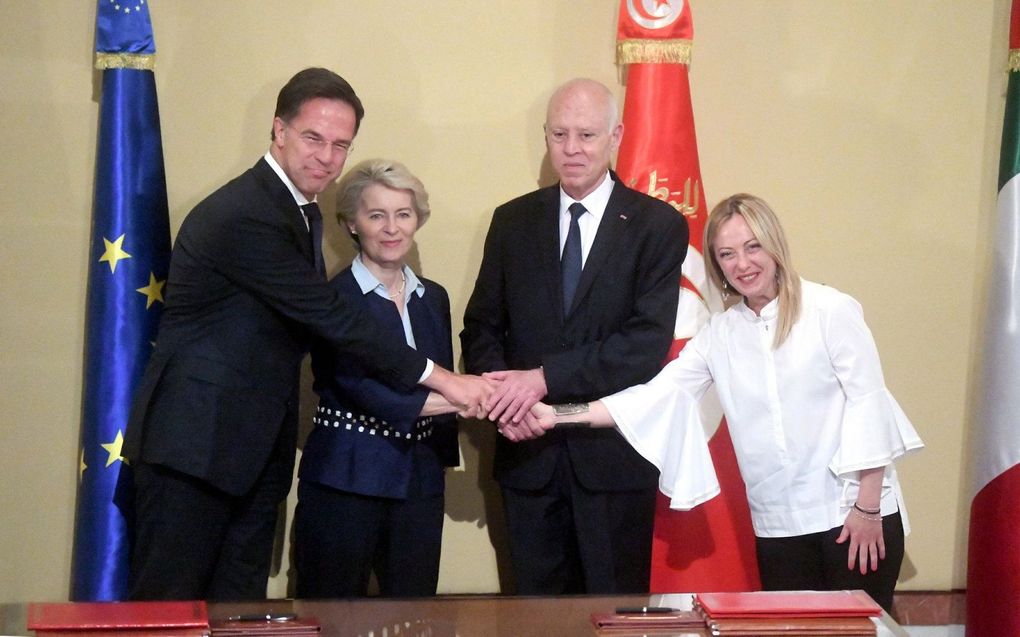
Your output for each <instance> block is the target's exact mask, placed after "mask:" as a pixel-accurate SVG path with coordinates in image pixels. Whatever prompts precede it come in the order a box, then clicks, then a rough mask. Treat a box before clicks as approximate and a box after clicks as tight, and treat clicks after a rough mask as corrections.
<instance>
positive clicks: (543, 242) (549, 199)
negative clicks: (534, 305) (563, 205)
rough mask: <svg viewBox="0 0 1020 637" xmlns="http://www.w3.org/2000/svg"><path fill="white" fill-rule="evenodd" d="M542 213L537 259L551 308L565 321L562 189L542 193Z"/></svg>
mask: <svg viewBox="0 0 1020 637" xmlns="http://www.w3.org/2000/svg"><path fill="white" fill-rule="evenodd" d="M540 200H541V204H542V205H541V208H542V209H541V211H540V213H539V217H538V220H537V222H536V224H535V225H536V227H535V234H534V237H535V250H536V252H537V254H536V255H535V256H536V258H538V259H539V263H540V264H541V271H542V273H543V275H544V277H545V281H544V283H545V285H544V287H545V289H546V290H548V292H549V299H548V300H547V303H549V307H555V308H559V311H558V312H557V316H558V318H560V320H562V319H563V275H562V274H561V272H560V220H559V215H560V188H559V186H552V187H550V188H546V189H545V190H544V191H542V194H541V197H540Z"/></svg>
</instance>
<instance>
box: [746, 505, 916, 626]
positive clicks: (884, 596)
mask: <svg viewBox="0 0 1020 637" xmlns="http://www.w3.org/2000/svg"><path fill="white" fill-rule="evenodd" d="M842 530H843V527H842V525H840V526H837V527H836V528H834V529H830V530H828V531H823V532H820V533H811V534H808V535H797V536H794V537H768V538H764V537H759V538H756V545H757V549H758V569H759V571H760V572H761V585H762V588H763V589H764V590H767V591H789V590H821V591H825V590H845V589H856V588H859V589H862V590H864V591H865V592H866V593H868V595H871V597H872V599H874V600H875V601H876V602H878V603H879V604H880V605H881V606H882V608H884V609H886V610H887V611H891V610H892V599H893V590H894V589H895V588H896V579H897V578H898V577H899V576H900V565H901V564H902V563H903V551H904V546H903V520H902V518H901V517H900V514H899V512H897V513H894V514H892V515H887V516H884V517H883V518H882V535H883V539H884V541H885V559H884V560H879V563H878V570H877V571H871V570H869V571H868V573H867V574H866V575H861V572H860V570H859V568H860V565H859V563H858V564H857V565H856V568H854V570H852V571H851V570H850V569H848V568H847V566H846V565H847V558H848V557H849V554H850V551H849V547H850V542H849V540H847V541H846V542H844V543H843V544H836V538H838V537H839V534H840V532H841V531H842Z"/></svg>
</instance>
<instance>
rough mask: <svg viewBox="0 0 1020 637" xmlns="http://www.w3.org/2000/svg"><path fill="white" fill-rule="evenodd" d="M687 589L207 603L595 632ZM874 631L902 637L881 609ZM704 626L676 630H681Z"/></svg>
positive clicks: (442, 633)
mask: <svg viewBox="0 0 1020 637" xmlns="http://www.w3.org/2000/svg"><path fill="white" fill-rule="evenodd" d="M690 599H691V597H690V595H689V594H676V595H652V596H650V597H649V596H644V595H639V596H636V595H629V596H612V597H600V596H587V595H585V596H564V597H509V596H495V595H492V596H490V595H443V596H439V597H433V598H427V599H419V600H393V599H357V600H328V601H308V600H267V601H264V602H239V603H226V602H218V603H210V605H209V616H210V618H211V619H218V618H222V617H226V616H228V615H235V614H241V613H266V612H273V613H287V612H290V613H297V614H298V615H301V616H306V617H316V618H317V619H318V620H319V622H320V623H321V624H322V635H323V637H575V636H576V637H594V636H595V634H596V633H595V629H594V627H593V626H592V624H591V614H592V613H593V612H611V611H612V610H613V609H615V608H616V607H618V606H645V605H648V606H671V607H674V608H690ZM25 606H26V605H25V604H6V605H0V634H2V635H28V634H29V632H28V631H27V630H26V628H25ZM877 621H878V624H879V627H878V635H879V637H907V633H906V631H904V630H903V629H902V628H900V627H899V626H898V625H897V624H896V622H895V621H893V620H892V618H891V617H889V616H888V615H887V614H883V616H882V617H881V618H879V619H878V620H877ZM707 634H708V633H707V632H704V631H695V632H687V633H676V635H678V636H680V635H683V636H685V637H699V636H702V635H707Z"/></svg>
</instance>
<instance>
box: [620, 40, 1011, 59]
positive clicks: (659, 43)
mask: <svg viewBox="0 0 1020 637" xmlns="http://www.w3.org/2000/svg"><path fill="white" fill-rule="evenodd" d="M692 46H693V42H692V41H691V40H683V39H676V40H644V39H642V40H620V41H619V42H617V43H616V63H617V64H690V63H691V47H692ZM1011 59H1012V58H1011Z"/></svg>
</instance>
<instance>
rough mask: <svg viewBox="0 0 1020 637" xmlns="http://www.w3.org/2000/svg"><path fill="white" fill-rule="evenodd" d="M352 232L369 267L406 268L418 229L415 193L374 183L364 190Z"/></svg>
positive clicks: (351, 226)
mask: <svg viewBox="0 0 1020 637" xmlns="http://www.w3.org/2000/svg"><path fill="white" fill-rule="evenodd" d="M347 228H348V230H350V231H351V232H352V233H354V234H357V236H358V240H359V242H360V245H361V258H362V260H364V261H365V262H366V265H377V266H379V267H382V268H402V267H403V266H404V258H405V257H406V256H407V253H408V251H410V249H411V245H412V244H413V243H414V233H415V232H416V231H417V230H418V213H417V212H415V209H414V202H413V201H412V198H411V192H410V191H408V190H395V189H393V188H387V187H386V186H383V185H382V184H371V185H369V186H366V187H365V189H364V190H363V191H361V202H360V203H359V205H358V211H357V213H356V214H355V216H354V221H353V222H348V224H347Z"/></svg>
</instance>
